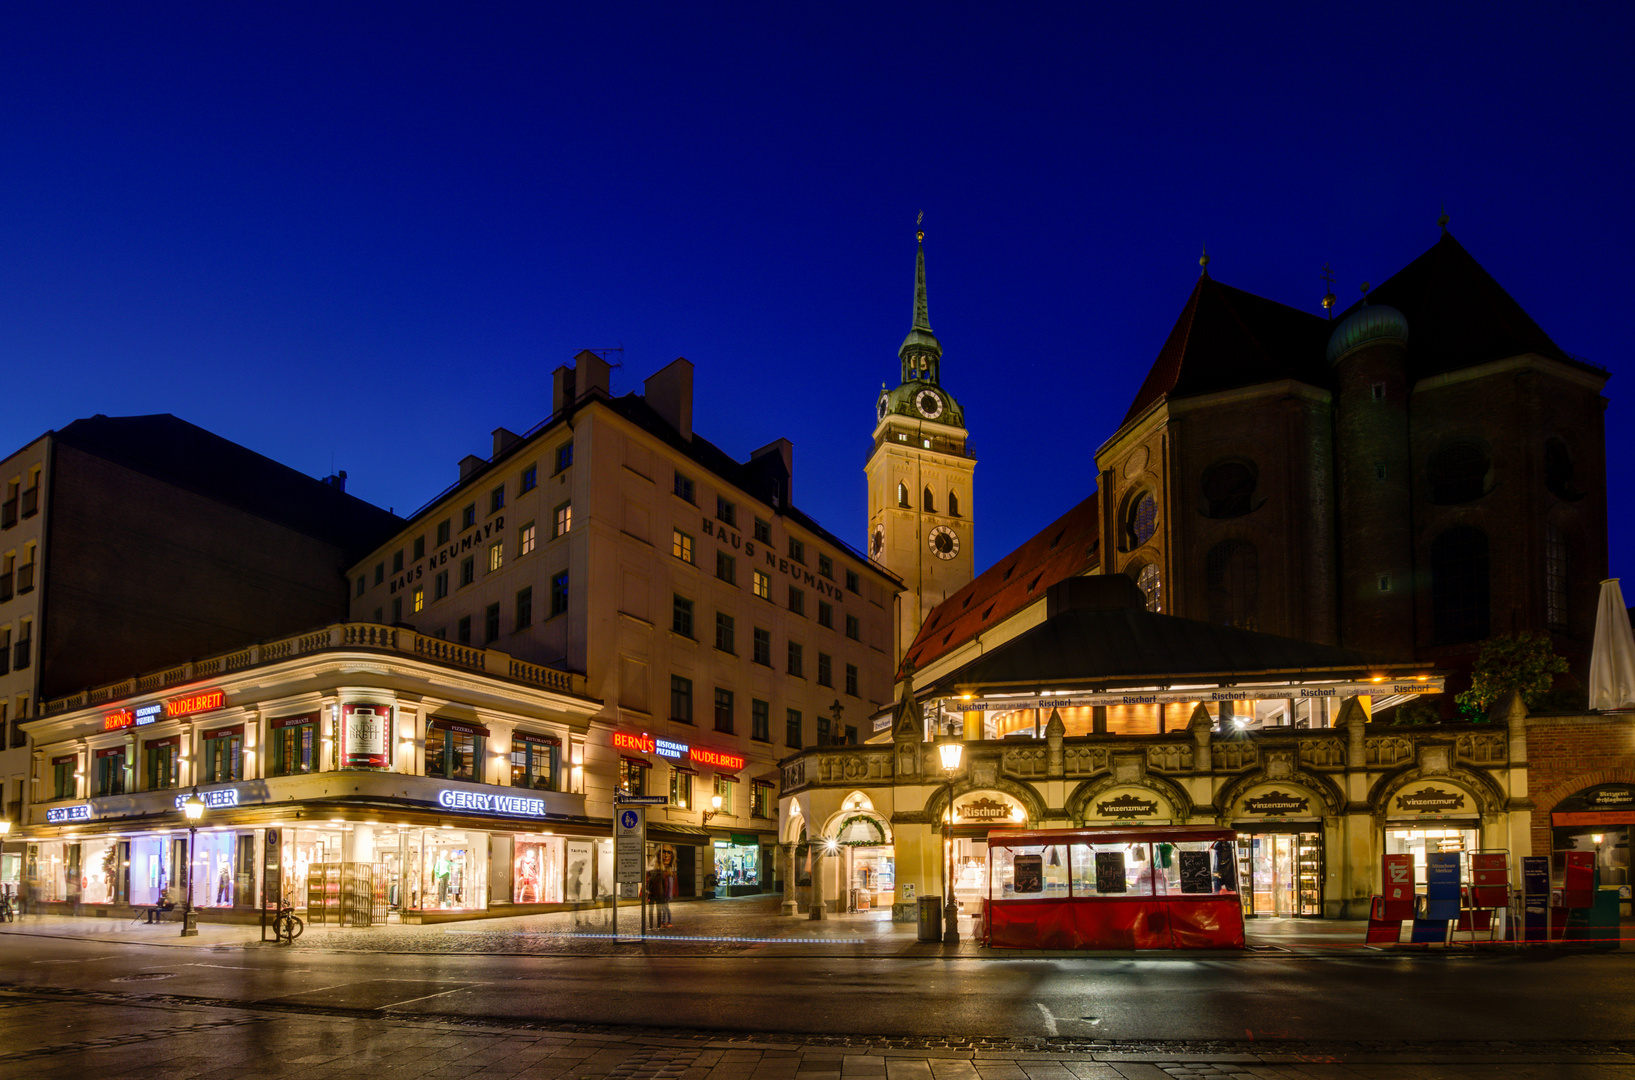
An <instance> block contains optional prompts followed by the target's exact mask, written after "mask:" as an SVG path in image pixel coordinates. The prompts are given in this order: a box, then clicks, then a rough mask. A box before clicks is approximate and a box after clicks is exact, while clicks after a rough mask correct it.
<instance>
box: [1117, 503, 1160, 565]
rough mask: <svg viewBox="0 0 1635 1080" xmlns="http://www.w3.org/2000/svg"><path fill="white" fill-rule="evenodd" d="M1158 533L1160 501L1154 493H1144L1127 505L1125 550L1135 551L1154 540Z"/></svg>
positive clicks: (1125, 513)
mask: <svg viewBox="0 0 1635 1080" xmlns="http://www.w3.org/2000/svg"><path fill="white" fill-rule="evenodd" d="M1157 531H1158V500H1157V499H1155V498H1153V495H1152V492H1150V491H1143V492H1142V493H1141V494H1139V495H1137V496H1136V497H1135V498H1133V499H1131V500H1130V501H1129V502H1128V503H1127V504H1126V509H1125V511H1124V550H1125V551H1134V550H1135V549H1136V548H1138V547H1140V546H1141V545H1142V544H1145V543H1146V542H1147V541H1148V540H1151V539H1152V534H1153V533H1155V532H1157Z"/></svg>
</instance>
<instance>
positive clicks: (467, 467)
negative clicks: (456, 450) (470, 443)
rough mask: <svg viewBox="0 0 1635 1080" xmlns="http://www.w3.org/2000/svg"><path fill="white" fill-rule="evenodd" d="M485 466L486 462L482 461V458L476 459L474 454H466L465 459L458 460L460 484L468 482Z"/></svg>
mask: <svg viewBox="0 0 1635 1080" xmlns="http://www.w3.org/2000/svg"><path fill="white" fill-rule="evenodd" d="M487 464H488V462H486V461H484V460H483V459H482V458H480V457H478V456H477V455H476V454H467V455H466V456H465V457H463V458H461V459H460V483H462V484H463V483H465V482H466V481H467V480H470V479H471V478H472V477H473V476H475V475H476V474H477V473H479V472H481V471H482V469H483V467H484V466H485V465H487Z"/></svg>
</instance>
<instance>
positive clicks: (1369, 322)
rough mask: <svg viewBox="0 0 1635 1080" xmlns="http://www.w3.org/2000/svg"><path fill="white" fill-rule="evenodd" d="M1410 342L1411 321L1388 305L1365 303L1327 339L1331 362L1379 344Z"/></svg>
mask: <svg viewBox="0 0 1635 1080" xmlns="http://www.w3.org/2000/svg"><path fill="white" fill-rule="evenodd" d="M1407 340H1408V319H1407V317H1406V316H1404V315H1403V314H1402V312H1400V311H1398V310H1397V309H1396V308H1394V307H1391V306H1390V305H1388V304H1369V303H1366V302H1365V303H1364V304H1363V306H1362V307H1360V308H1358V309H1357V310H1356V311H1353V312H1352V313H1351V314H1350V315H1348V316H1346V317H1345V319H1344V320H1343V321H1342V322H1341V323H1340V325H1339V326H1337V327H1335V328H1334V333H1333V334H1331V335H1329V339H1328V362H1329V363H1331V364H1332V363H1334V362H1335V361H1336V360H1338V359H1340V357H1342V356H1344V355H1345V354H1346V353H1348V352H1350V351H1351V350H1353V349H1358V348H1361V347H1362V346H1364V345H1368V344H1371V343H1372V342H1376V341H1400V342H1406V341H1407Z"/></svg>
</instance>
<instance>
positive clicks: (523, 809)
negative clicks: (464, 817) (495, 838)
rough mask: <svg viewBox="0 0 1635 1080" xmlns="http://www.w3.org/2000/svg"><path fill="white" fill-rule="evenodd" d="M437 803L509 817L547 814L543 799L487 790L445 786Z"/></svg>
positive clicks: (448, 806) (439, 794)
mask: <svg viewBox="0 0 1635 1080" xmlns="http://www.w3.org/2000/svg"><path fill="white" fill-rule="evenodd" d="M437 805H438V806H441V807H442V808H443V809H445V810H475V811H476V812H477V813H480V814H505V815H507V816H509V817H544V816H545V800H543V799H523V798H519V797H518V796H516V795H494V794H490V793H489V792H486V791H455V790H454V789H452V788H444V789H443V790H442V791H439V792H438V793H437Z"/></svg>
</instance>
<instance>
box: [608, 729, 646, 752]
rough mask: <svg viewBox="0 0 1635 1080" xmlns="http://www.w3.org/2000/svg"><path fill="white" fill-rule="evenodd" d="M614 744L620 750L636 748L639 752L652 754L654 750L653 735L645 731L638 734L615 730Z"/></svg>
mask: <svg viewBox="0 0 1635 1080" xmlns="http://www.w3.org/2000/svg"><path fill="white" fill-rule="evenodd" d="M613 745H614V747H615V748H616V749H619V750H634V751H635V752H636V753H638V754H651V753H652V752H653V737H652V736H651V735H648V734H646V733H645V732H644V733H642V734H640V735H636V734H633V733H631V732H628V731H615V732H614V733H613Z"/></svg>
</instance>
